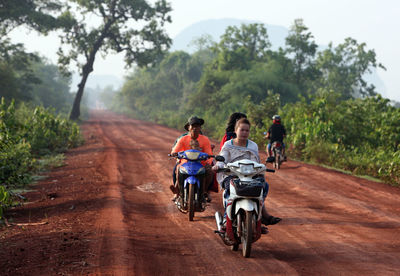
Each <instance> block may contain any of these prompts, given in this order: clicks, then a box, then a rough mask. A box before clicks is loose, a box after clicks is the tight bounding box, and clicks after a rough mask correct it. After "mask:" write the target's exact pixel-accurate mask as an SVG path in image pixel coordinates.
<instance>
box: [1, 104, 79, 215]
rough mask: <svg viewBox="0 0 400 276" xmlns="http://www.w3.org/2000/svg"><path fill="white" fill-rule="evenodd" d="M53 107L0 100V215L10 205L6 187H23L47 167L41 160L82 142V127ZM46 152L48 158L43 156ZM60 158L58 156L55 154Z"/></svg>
mask: <svg viewBox="0 0 400 276" xmlns="http://www.w3.org/2000/svg"><path fill="white" fill-rule="evenodd" d="M54 114H55V112H54V110H52V109H45V108H43V107H36V108H31V107H29V106H27V105H25V104H21V105H20V106H19V107H18V108H16V106H15V103H14V101H11V103H10V104H7V103H5V100H4V98H2V99H1V102H0V184H1V185H2V186H1V187H2V188H1V190H0V204H1V205H0V217H1V213H2V212H3V210H4V208H6V207H7V206H8V200H9V195H8V192H7V189H10V188H12V189H15V188H19V187H22V186H24V185H25V184H27V183H29V182H30V181H31V179H32V178H31V176H32V174H34V173H35V172H37V171H39V170H41V169H42V168H43V166H44V164H43V162H41V161H39V160H41V159H43V158H44V159H49V158H50V159H53V158H52V156H54V155H55V154H57V153H60V152H63V151H65V150H67V149H68V148H72V147H75V146H78V145H79V144H81V143H82V142H83V139H82V137H81V134H80V131H79V126H78V125H77V124H76V123H73V122H72V121H69V120H67V119H65V118H62V116H61V115H57V116H56V115H54ZM44 155H46V157H44ZM55 158H56V159H59V157H55Z"/></svg>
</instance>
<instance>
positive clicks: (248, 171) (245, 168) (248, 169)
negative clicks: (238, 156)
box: [240, 164, 254, 174]
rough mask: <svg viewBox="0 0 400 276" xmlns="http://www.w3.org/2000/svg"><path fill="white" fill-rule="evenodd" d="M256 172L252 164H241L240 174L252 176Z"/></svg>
mask: <svg viewBox="0 0 400 276" xmlns="http://www.w3.org/2000/svg"><path fill="white" fill-rule="evenodd" d="M253 171H254V168H253V165H252V164H246V165H244V164H240V172H241V173H243V174H251V173H252V172H253Z"/></svg>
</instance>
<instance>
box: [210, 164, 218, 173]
mask: <svg viewBox="0 0 400 276" xmlns="http://www.w3.org/2000/svg"><path fill="white" fill-rule="evenodd" d="M211 169H212V171H214V172H216V171H218V169H219V167H218V165H214V166H212V168H211Z"/></svg>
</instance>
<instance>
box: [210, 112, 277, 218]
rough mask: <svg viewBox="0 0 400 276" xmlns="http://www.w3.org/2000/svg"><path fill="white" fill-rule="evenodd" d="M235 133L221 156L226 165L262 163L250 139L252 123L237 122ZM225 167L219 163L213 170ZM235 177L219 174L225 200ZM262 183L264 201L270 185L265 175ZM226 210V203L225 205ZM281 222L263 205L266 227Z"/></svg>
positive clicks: (256, 148)
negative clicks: (263, 185)
mask: <svg viewBox="0 0 400 276" xmlns="http://www.w3.org/2000/svg"><path fill="white" fill-rule="evenodd" d="M235 133H236V138H234V139H231V140H229V141H226V142H225V144H224V145H223V147H222V149H221V151H220V153H219V155H222V156H223V157H224V158H225V163H231V162H235V161H239V160H242V159H250V160H252V161H255V162H258V163H260V156H259V155H258V146H257V144H256V143H255V142H253V141H251V140H250V139H248V137H249V134H250V122H249V120H247V118H242V119H240V120H238V121H237V122H236V125H235ZM223 167H224V163H223V162H217V164H216V165H215V166H213V168H212V169H213V170H214V171H217V170H218V169H220V168H223ZM233 177H234V176H232V175H227V174H225V173H223V172H220V173H217V179H218V183H220V185H221V187H222V189H225V192H224V200H225V199H227V198H228V197H229V188H230V185H229V183H230V180H231V179H232V178H233ZM259 177H260V178H261V181H264V182H265V188H264V195H263V197H264V200H265V198H266V197H267V194H268V189H269V185H268V183H267V182H266V181H265V178H264V175H260V176H259ZM224 208H225V203H224ZM280 221H281V218H278V217H274V216H271V215H270V214H269V213H268V212H267V209H266V208H265V205H263V209H262V219H261V222H262V223H263V224H265V225H272V224H276V223H278V222H280Z"/></svg>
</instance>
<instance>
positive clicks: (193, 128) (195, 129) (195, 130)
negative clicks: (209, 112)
mask: <svg viewBox="0 0 400 276" xmlns="http://www.w3.org/2000/svg"><path fill="white" fill-rule="evenodd" d="M200 132H201V125H190V126H189V133H190V136H191V137H192V138H193V139H197V137H199V135H200Z"/></svg>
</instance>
